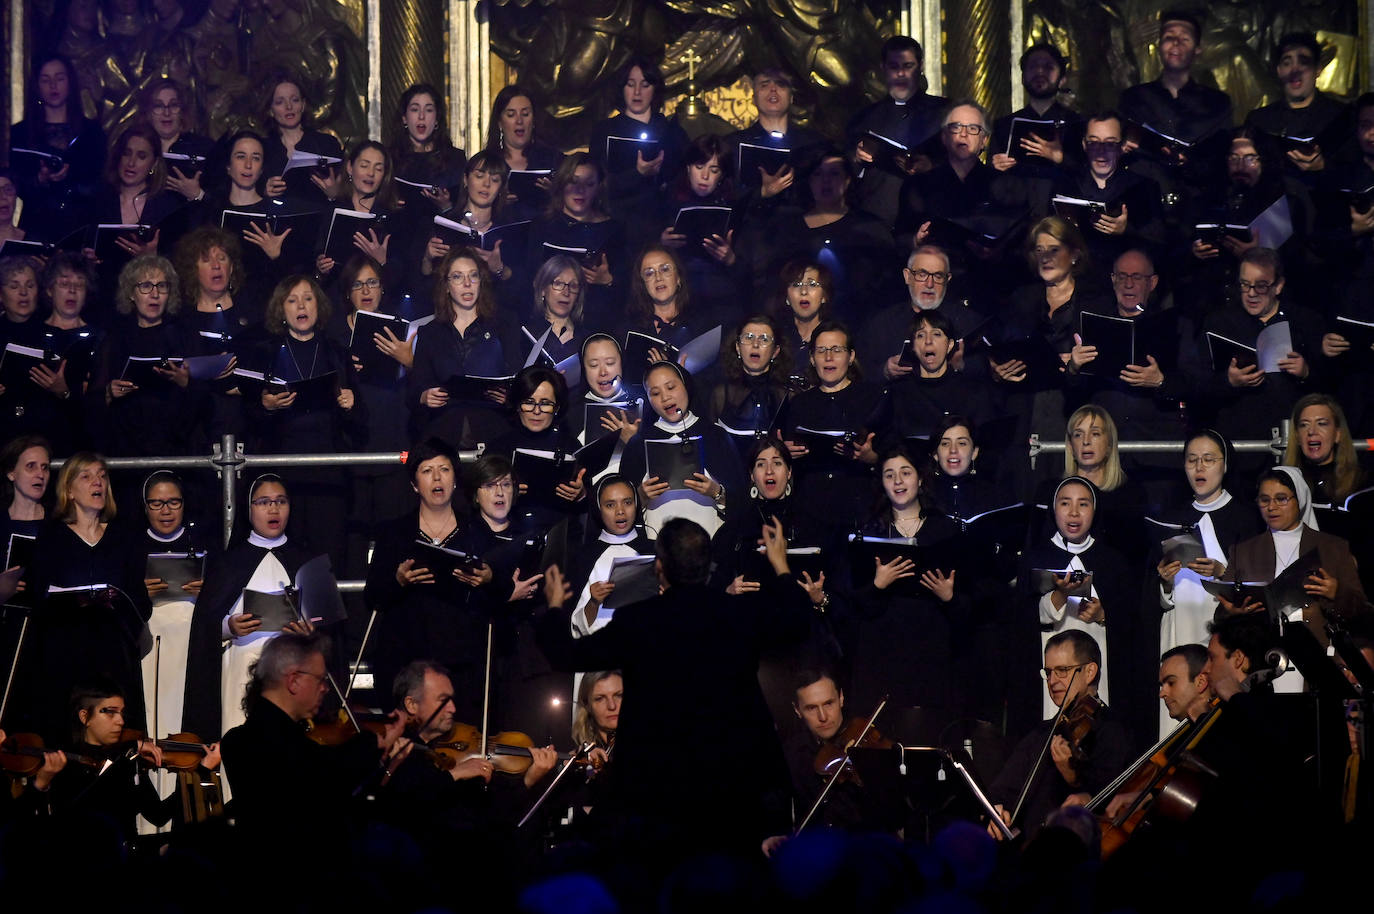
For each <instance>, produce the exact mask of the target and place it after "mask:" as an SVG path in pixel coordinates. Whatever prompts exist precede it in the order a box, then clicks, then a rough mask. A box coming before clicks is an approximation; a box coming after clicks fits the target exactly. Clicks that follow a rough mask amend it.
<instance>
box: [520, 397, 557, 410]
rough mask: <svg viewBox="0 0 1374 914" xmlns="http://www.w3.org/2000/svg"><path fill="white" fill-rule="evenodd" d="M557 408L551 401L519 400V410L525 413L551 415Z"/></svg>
mask: <svg viewBox="0 0 1374 914" xmlns="http://www.w3.org/2000/svg"><path fill="white" fill-rule="evenodd" d="M556 406H558V404H557V403H555V402H554V401H552V400H521V401H520V408H521V409H523V410H524V411H525V412H527V413H551V412H553V411H554V408H555V407H556Z"/></svg>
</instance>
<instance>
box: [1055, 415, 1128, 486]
mask: <svg viewBox="0 0 1374 914" xmlns="http://www.w3.org/2000/svg"><path fill="white" fill-rule="evenodd" d="M1084 419H1096V420H1097V421H1098V422H1099V423H1101V425H1102V431H1103V433H1104V434H1105V435H1106V436H1107V455H1106V457H1105V459H1104V460H1103V461H1102V484H1101V485H1099V486H1098V487H1097V488H1098V489H1099V490H1101V491H1103V492H1111V491H1113V490H1114V489H1118V488H1120V487H1121V486H1122V485H1123V484H1125V482H1126V471H1125V470H1123V469H1122V468H1121V454H1120V452H1119V451H1118V450H1117V446H1116V444H1117V437H1116V422H1114V421H1113V420H1112V416H1111V413H1109V412H1107V411H1106V410H1104V409H1102V408H1101V407H1099V406H1080V407H1078V409H1076V410H1074V411H1073V415H1071V416H1069V423H1068V425H1066V426H1065V427H1064V476H1065V478H1068V477H1069V476H1078V475H1079V469H1078V461H1077V460H1076V459H1075V458H1074V456H1073V430H1074V429H1076V428H1078V426H1079V425H1080V424H1081V423H1082V422H1083V420H1084Z"/></svg>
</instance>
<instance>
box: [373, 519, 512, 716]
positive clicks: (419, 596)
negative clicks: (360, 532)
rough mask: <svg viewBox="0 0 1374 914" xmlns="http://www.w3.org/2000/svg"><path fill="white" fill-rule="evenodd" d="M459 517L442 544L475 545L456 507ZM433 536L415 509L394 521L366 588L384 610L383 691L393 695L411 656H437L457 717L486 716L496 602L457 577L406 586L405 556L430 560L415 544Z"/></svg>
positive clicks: (378, 640)
mask: <svg viewBox="0 0 1374 914" xmlns="http://www.w3.org/2000/svg"><path fill="white" fill-rule="evenodd" d="M454 522H455V524H456V525H457V526H455V527H454V530H453V532H452V533H450V534H449V535H448V536H447V537H445V539H444V540H443V542H441V543H439V544H438V545H440V546H443V547H445V548H449V549H458V550H459V551H464V552H466V551H467V550H466V549H465V548H464V546H466V545H470V544H469V543H468V542H467V538H466V534H464V533H463V532H461V528H462V527H463V526H464V525H466V524H467V521H466V520H465V519H463V520H460V519H459V518H458V516H457V515H456V514H455V515H454ZM428 539H429V538H428V537H427V536H426V535H425V534H424V533H422V532H421V531H420V528H419V526H418V524H417V522H416V519H415V516H414V515H409V516H406V517H403V518H400V519H398V520H396V521H393V522H392V523H391V524H390V525H388V526H387V527H386V528H385V531H384V532H383V533H382V534H381V535H380V536H378V538H377V545H376V549H375V551H374V552H373V553H372V564H371V565H369V566H368V570H367V587H366V590H365V591H364V600H365V601H366V603H367V605H368V606H369V607H371V608H373V609H376V610H377V611H378V616H377V631H376V633H375V635H374V639H373V642H372V643H373V645H374V649H373V653H372V657H373V663H374V664H375V668H376V671H377V676H376V681H377V692H378V694H380V695H383V696H386V697H387V698H389V697H390V695H391V684H392V681H393V680H394V678H395V676H396V674H397V673H398V672H399V671H400V670H401V668H402V667H403V666H405V665H406V664H407V663H409V662H410V661H412V660H418V659H433V660H437V661H438V662H440V663H442V664H443V665H444V666H446V667H448V669H449V674H450V676H451V678H452V680H453V700H454V706H455V708H456V711H457V715H458V719H459V720H460V721H463V722H465V723H466V722H474V723H475V722H478V721H480V719H481V710H482V682H483V674H484V670H485V667H484V663H483V658H484V657H485V652H486V643H487V622H488V621H489V620H490V618H491V608H492V607H491V602H490V600H489V598H488V594H486V593H485V592H484V589H474V588H472V587H469V586H468V585H466V584H464V583H462V582H461V581H459V580H458V579H457V578H454V579H453V580H452V581H448V580H439V579H438V578H439V576H438V575H436V582H435V583H433V584H412V585H410V586H408V587H402V586H401V585H400V584H399V583H397V581H396V567H397V566H398V565H400V564H401V563H402V562H404V561H405V560H406V559H411V558H413V559H416V563H415V567H426V566H425V563H424V559H423V558H422V557H421V556H422V554H423V553H424V552H425V551H426V550H424V549H422V548H421V547H419V546H417V545H415V543H416V541H417V540H421V541H428ZM483 558H485V556H483ZM493 567H494V566H493ZM493 582H494V579H493ZM506 591H507V592H509V586H507V587H506ZM501 726H505V725H504V724H501Z"/></svg>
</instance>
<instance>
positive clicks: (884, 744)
mask: <svg viewBox="0 0 1374 914" xmlns="http://www.w3.org/2000/svg"><path fill="white" fill-rule="evenodd" d="M895 745H896V743H894V742H893V741H892V740H890V739H888V738H887V737H885V736H883V735H882V734H881V733H879V732H878V729H877V728H876V727H873V726H870V723H869V721H867V720H865V719H864V718H862V717H853V718H850V719H849V721H848V722H847V723H846V724H845V725H844V726H843V727H842V728H840V732H838V733H836V734H835V735H834V736H832V737H831V738H830V739H828V740H826V741H825V742H824V743H822V744H821V748H820V750H819V751H818V752H817V753H816V760H815V762H814V764H813V767H814V769H815V772H816V774H818V775H820V776H821V777H823V778H828V777H832V776H833V775H834V774H835V772H836V771H841V773H840V780H841V781H843V782H848V783H853V784H858V785H860V786H862V782H861V781H860V780H859V773H858V772H857V771H855V770H854V766H853V764H851V763H850V761H849V750H851V749H891V748H892V747H893V746H895Z"/></svg>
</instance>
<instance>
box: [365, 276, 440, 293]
mask: <svg viewBox="0 0 1374 914" xmlns="http://www.w3.org/2000/svg"><path fill="white" fill-rule="evenodd" d="M451 278H452V277H450V279H451ZM381 284H382V281H381V280H380V279H378V278H377V277H375V276H374V277H372V278H371V279H355V280H353V285H351V286H349V288H350V289H352V290H353V291H354V292H361V291H362V290H364V289H367V290H368V291H369V292H370V291H372V290H373V289H376V288H378V287H380V286H381Z"/></svg>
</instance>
